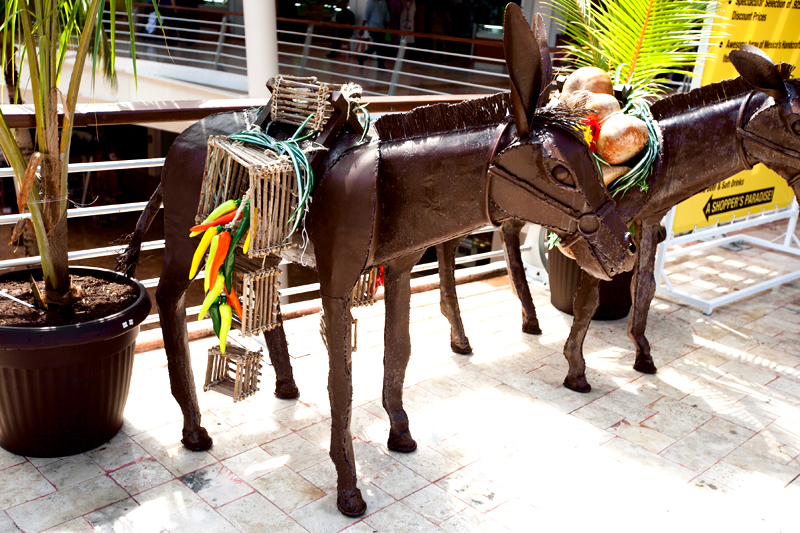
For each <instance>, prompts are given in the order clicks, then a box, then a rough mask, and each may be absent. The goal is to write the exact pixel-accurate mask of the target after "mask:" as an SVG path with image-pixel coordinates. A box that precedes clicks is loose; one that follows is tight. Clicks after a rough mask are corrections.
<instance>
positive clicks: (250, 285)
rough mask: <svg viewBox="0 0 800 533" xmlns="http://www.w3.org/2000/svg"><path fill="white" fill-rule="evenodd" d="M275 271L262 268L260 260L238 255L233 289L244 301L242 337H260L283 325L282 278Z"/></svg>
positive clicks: (234, 268) (278, 272) (275, 269)
mask: <svg viewBox="0 0 800 533" xmlns="http://www.w3.org/2000/svg"><path fill="white" fill-rule="evenodd" d="M280 274H281V271H280V269H278V268H277V267H275V268H260V261H254V260H252V259H248V258H246V257H244V256H243V255H241V254H239V253H238V252H237V255H236V259H235V262H234V267H233V290H234V291H235V292H236V294H237V295H238V296H241V298H242V311H243V312H244V317H242V324H241V330H242V335H245V336H248V337H249V336H250V335H257V334H259V333H261V332H262V331H270V330H272V329H274V328H276V327H277V326H279V325H280V320H279V319H278V298H279V297H280V294H279V293H278V285H279V282H278V276H280Z"/></svg>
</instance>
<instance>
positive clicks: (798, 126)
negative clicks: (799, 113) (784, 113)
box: [792, 120, 800, 135]
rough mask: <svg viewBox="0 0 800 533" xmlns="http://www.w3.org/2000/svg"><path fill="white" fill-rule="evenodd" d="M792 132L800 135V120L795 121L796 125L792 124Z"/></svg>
mask: <svg viewBox="0 0 800 533" xmlns="http://www.w3.org/2000/svg"><path fill="white" fill-rule="evenodd" d="M792 131H793V132H795V133H796V134H797V135H800V120H795V121H794V124H792Z"/></svg>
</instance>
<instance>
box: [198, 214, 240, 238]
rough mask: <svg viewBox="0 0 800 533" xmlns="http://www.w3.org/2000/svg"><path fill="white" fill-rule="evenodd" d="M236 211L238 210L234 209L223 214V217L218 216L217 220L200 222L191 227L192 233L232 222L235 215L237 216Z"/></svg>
mask: <svg viewBox="0 0 800 533" xmlns="http://www.w3.org/2000/svg"><path fill="white" fill-rule="evenodd" d="M236 213H237V212H236V211H232V212H230V213H228V214H227V215H223V216H221V217H219V218H217V219H215V220H212V221H211V222H203V223H202V224H198V225H197V226H192V227H191V228H190V229H189V231H190V232H192V233H195V234H198V233H199V232H201V231H205V230H207V229H208V228H210V227H211V226H222V225H225V224H227V223H228V222H231V221H232V220H233V217H235V216H236ZM190 235H191V233H190Z"/></svg>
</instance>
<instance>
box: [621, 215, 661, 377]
mask: <svg viewBox="0 0 800 533" xmlns="http://www.w3.org/2000/svg"><path fill="white" fill-rule="evenodd" d="M660 227H661V226H660V224H642V223H641V222H638V223H637V224H636V237H637V239H636V240H637V241H638V242H637V243H636V246H637V249H638V251H639V254H638V258H637V261H636V268H635V269H634V273H633V282H632V284H631V296H632V298H631V299H632V300H633V310H632V311H633V312H632V313H631V318H630V320H629V321H628V338H630V339H631V341H633V343H634V344H635V345H636V361H635V362H634V363H633V368H634V369H635V370H638V371H639V372H643V373H645V374H655V373H656V365H655V364H654V363H653V358H652V357H651V355H650V343H649V342H647V337H645V336H644V332H645V329H646V328H647V314H648V312H649V311H650V302H651V301H652V300H653V296H654V295H655V293H656V278H655V274H654V271H655V261H656V250H657V249H658V231H659V228H660Z"/></svg>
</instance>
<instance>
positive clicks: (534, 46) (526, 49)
mask: <svg viewBox="0 0 800 533" xmlns="http://www.w3.org/2000/svg"><path fill="white" fill-rule="evenodd" d="M503 48H504V52H505V57H506V65H507V66H508V74H509V78H510V82H511V83H510V85H511V106H512V112H513V116H514V122H515V124H516V129H517V138H516V139H515V140H514V142H512V143H511V144H510V145H509V146H508V147H507V148H506V149H505V150H504V151H503V152H502V153H500V154H499V155H498V156H497V157H496V158H495V159H494V161H493V167H492V172H494V174H495V175H496V176H499V177H501V178H503V179H501V180H494V181H493V182H492V183H493V185H492V193H493V199H494V201H495V202H497V203H498V204H499V203H502V202H504V201H505V205H501V206H500V207H501V208H503V209H504V210H505V211H506V212H507V213H510V214H512V215H513V216H516V217H518V218H522V219H525V220H529V221H532V222H536V223H539V224H542V225H543V226H545V227H547V228H549V229H551V230H553V231H554V232H555V233H557V234H558V236H559V237H560V238H561V239H562V242H563V243H564V245H565V246H568V247H569V250H570V251H571V252H572V254H573V255H574V256H575V259H576V260H577V261H578V264H579V265H580V266H581V268H583V269H584V270H586V271H587V272H589V273H590V274H592V275H593V276H595V277H597V278H600V279H610V278H611V277H612V276H614V275H615V274H617V273H619V272H625V271H628V270H630V269H631V268H632V267H633V264H634V260H635V256H634V250H635V249H634V248H633V245H632V244H631V242H630V234H629V233H628V228H627V227H626V225H625V223H624V222H623V220H622V219H621V217H619V216H618V214H617V212H616V207H615V205H614V202H613V200H612V199H611V197H610V196H609V194H608V191H607V190H606V188H605V186H604V185H603V183H602V177H601V176H600V175H599V173H598V172H597V167H596V164H595V162H594V160H593V159H592V156H591V154H590V153H589V149H588V147H587V146H586V145H585V143H584V142H583V141H582V140H578V139H577V138H575V136H574V133H565V132H564V131H563V130H558V131H557V130H556V128H555V127H553V128H551V129H548V126H545V125H543V124H541V123H537V124H535V125H534V117H535V115H536V109H537V107H543V106H544V105H545V104H546V103H547V100H548V96H549V93H550V84H551V82H552V78H553V76H552V70H551V66H550V50H549V49H548V47H547V36H546V34H545V30H544V21H543V20H542V17H541V15H538V14H537V15H536V17H535V19H534V22H533V27H531V26H529V25H528V22H527V21H526V20H525V16H524V15H523V14H522V11H521V10H520V8H519V6H518V5H516V4H508V6H506V12H505V24H504V33H503ZM510 184H513V185H510ZM521 191H528V194H527V195H525V194H520V192H521ZM523 196H524V197H527V198H530V199H531V201H529V202H528V201H526V202H524V205H523V202H521V201H520V198H521V197H523ZM515 197H516V198H515Z"/></svg>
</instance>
